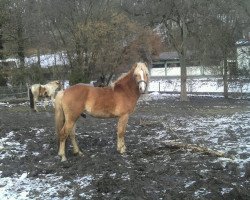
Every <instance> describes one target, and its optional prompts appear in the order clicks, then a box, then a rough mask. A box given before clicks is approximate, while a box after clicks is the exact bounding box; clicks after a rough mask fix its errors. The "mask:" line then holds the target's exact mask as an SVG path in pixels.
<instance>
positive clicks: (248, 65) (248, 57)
mask: <svg viewBox="0 0 250 200" xmlns="http://www.w3.org/2000/svg"><path fill="white" fill-rule="evenodd" d="M236 47H237V64H238V68H239V69H244V68H245V69H246V70H250V40H246V39H242V40H239V41H237V42H236Z"/></svg>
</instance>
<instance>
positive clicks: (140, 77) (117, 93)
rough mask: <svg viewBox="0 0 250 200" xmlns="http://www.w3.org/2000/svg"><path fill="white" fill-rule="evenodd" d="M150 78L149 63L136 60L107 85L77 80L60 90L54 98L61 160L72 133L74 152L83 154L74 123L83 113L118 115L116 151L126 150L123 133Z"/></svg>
mask: <svg viewBox="0 0 250 200" xmlns="http://www.w3.org/2000/svg"><path fill="white" fill-rule="evenodd" d="M148 80H149V72H148V68H147V65H146V64H145V63H142V62H138V63H136V64H134V65H133V66H132V68H131V70H130V71H129V72H128V73H126V74H125V75H123V76H121V77H120V78H118V79H117V81H115V82H114V83H113V85H112V86H107V87H102V88H101V87H93V86H89V85H84V84H77V85H74V86H71V87H69V88H67V89H66V90H64V91H59V92H58V94H57V96H56V99H55V123H56V132H57V134H58V138H59V152H58V155H59V156H61V161H66V160H67V158H66V156H65V141H66V139H67V138H68V136H70V139H71V142H72V145H73V152H74V154H79V155H82V152H81V151H80V149H79V147H78V144H77V142H76V139H75V125H76V121H77V119H78V118H79V116H80V115H81V113H83V112H84V113H87V114H89V115H91V116H93V117H97V118H118V127H117V151H118V152H120V153H121V154H123V153H124V152H125V150H126V146H125V142H124V135H125V131H126V125H127V123H128V118H129V115H130V114H131V113H132V112H133V111H134V109H135V106H136V103H137V100H138V98H139V97H140V95H141V94H142V93H145V91H146V89H147V85H148Z"/></svg>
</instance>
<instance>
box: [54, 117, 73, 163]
mask: <svg viewBox="0 0 250 200" xmlns="http://www.w3.org/2000/svg"><path fill="white" fill-rule="evenodd" d="M74 125H75V123H74V122H73V121H70V122H69V121H68V122H67V121H65V123H64V126H63V128H62V130H61V131H60V133H59V142H60V145H59V152H58V155H59V156H61V157H62V160H61V161H62V162H63V161H66V160H67V158H66V156H65V142H66V139H67V138H68V136H69V135H70V134H71V132H72V129H73V127H74Z"/></svg>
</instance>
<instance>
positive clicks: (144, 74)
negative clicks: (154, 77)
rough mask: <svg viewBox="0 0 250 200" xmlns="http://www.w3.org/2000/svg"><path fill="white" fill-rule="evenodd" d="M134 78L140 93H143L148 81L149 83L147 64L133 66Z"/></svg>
mask: <svg viewBox="0 0 250 200" xmlns="http://www.w3.org/2000/svg"><path fill="white" fill-rule="evenodd" d="M134 67H135V68H134V78H135V81H136V82H137V84H138V87H139V91H140V93H145V91H146V89H147V86H148V81H149V72H148V68H147V64H146V63H143V62H138V63H136V64H135V66H134Z"/></svg>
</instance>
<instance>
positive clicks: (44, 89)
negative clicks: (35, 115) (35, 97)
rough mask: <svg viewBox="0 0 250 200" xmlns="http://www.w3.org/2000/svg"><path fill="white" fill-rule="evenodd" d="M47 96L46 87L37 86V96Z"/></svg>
mask: <svg viewBox="0 0 250 200" xmlns="http://www.w3.org/2000/svg"><path fill="white" fill-rule="evenodd" d="M47 96H48V92H47V89H46V88H45V87H43V86H40V87H39V97H47Z"/></svg>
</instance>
